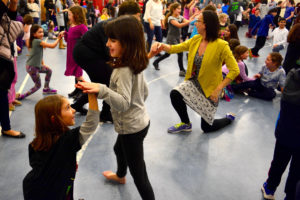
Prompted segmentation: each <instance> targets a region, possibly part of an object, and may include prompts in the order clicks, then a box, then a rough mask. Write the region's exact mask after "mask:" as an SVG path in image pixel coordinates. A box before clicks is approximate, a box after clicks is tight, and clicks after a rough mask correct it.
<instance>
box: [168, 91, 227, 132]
mask: <svg viewBox="0 0 300 200" xmlns="http://www.w3.org/2000/svg"><path fill="white" fill-rule="evenodd" d="M170 97H171V102H172V105H173V107H174V109H175V110H176V112H177V113H178V115H179V117H180V119H181V122H183V123H186V124H188V123H190V119H189V116H188V113H187V107H186V103H185V102H184V100H183V96H182V95H181V94H180V92H178V91H177V90H172V91H171V93H170ZM229 124H231V120H230V119H227V118H222V119H215V120H214V122H213V124H212V125H209V124H208V123H207V122H206V121H205V120H204V119H203V118H201V129H202V130H203V131H204V133H208V132H213V131H217V130H219V129H221V128H223V127H225V126H227V125H229Z"/></svg>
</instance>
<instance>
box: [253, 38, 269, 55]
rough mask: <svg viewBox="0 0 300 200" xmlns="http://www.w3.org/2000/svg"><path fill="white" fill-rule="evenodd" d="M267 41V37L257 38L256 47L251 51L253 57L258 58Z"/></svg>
mask: <svg viewBox="0 0 300 200" xmlns="http://www.w3.org/2000/svg"><path fill="white" fill-rule="evenodd" d="M266 39H267V37H265V36H258V37H257V38H256V41H255V46H254V47H253V48H252V49H251V52H252V54H253V55H255V56H258V52H259V50H260V49H261V48H263V47H264V45H265V43H266Z"/></svg>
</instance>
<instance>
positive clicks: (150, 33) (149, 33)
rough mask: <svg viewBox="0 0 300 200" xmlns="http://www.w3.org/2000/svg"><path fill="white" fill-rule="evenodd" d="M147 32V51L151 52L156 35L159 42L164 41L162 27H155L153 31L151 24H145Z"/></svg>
mask: <svg viewBox="0 0 300 200" xmlns="http://www.w3.org/2000/svg"><path fill="white" fill-rule="evenodd" d="M145 31H146V33H147V43H148V49H147V50H148V51H150V49H151V45H152V40H153V36H154V34H155V37H156V41H157V42H161V41H162V30H161V26H154V30H151V29H150V25H149V23H148V22H145Z"/></svg>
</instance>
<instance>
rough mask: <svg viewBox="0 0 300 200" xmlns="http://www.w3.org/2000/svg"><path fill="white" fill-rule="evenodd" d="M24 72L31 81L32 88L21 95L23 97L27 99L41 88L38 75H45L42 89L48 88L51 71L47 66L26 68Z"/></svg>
mask: <svg viewBox="0 0 300 200" xmlns="http://www.w3.org/2000/svg"><path fill="white" fill-rule="evenodd" d="M26 71H27V72H28V74H29V75H30V77H31V79H32V80H33V82H34V87H32V88H31V89H30V90H28V91H27V92H26V93H24V94H23V95H24V97H27V96H29V95H31V94H33V93H35V92H36V91H37V90H38V89H40V88H41V78H40V73H46V77H45V84H44V88H49V82H50V79H51V75H52V70H51V69H50V68H49V67H48V66H46V65H42V66H41V67H34V66H26Z"/></svg>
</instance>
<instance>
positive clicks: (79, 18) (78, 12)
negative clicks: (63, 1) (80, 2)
mask: <svg viewBox="0 0 300 200" xmlns="http://www.w3.org/2000/svg"><path fill="white" fill-rule="evenodd" d="M69 11H70V12H71V13H72V14H73V19H74V23H75V24H76V25H79V24H84V25H87V23H86V18H85V12H84V10H83V8H82V7H81V6H73V7H71V8H70V9H69Z"/></svg>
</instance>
